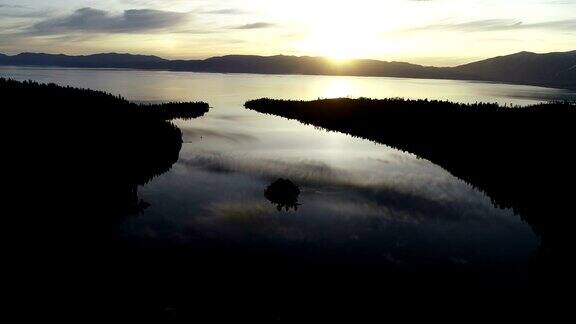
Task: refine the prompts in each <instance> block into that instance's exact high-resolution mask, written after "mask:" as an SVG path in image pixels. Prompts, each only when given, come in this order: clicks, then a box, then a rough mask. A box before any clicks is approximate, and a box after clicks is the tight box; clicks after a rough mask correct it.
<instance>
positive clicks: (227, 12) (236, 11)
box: [203, 8, 246, 15]
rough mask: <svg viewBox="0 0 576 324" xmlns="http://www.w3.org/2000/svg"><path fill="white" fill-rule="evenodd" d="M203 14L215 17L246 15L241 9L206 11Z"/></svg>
mask: <svg viewBox="0 0 576 324" xmlns="http://www.w3.org/2000/svg"><path fill="white" fill-rule="evenodd" d="M203 13H205V14H213V15H242V14H245V13H246V12H245V11H243V10H240V9H234V8H226V9H218V10H209V11H204V12H203Z"/></svg>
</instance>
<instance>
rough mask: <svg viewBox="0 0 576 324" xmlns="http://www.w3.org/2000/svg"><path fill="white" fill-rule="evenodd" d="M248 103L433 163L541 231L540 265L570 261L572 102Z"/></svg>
mask: <svg viewBox="0 0 576 324" xmlns="http://www.w3.org/2000/svg"><path fill="white" fill-rule="evenodd" d="M246 107H247V108H249V109H253V110H256V111H259V112H262V113H267V114H273V115H278V116H283V117H286V118H290V119H296V120H299V121H301V122H303V123H307V124H312V125H315V126H319V127H323V128H326V129H328V130H333V131H339V132H345V133H348V134H351V135H354V136H359V137H362V138H366V139H370V140H374V141H377V142H380V143H383V144H386V145H389V146H392V147H394V148H397V149H400V150H404V151H407V152H411V153H414V154H416V155H418V156H420V157H422V158H425V159H428V160H430V161H432V162H433V163H435V164H438V165H440V166H442V167H443V168H445V169H446V170H448V171H449V172H451V173H452V174H454V175H455V176H456V177H459V178H460V179H463V180H465V181H466V182H468V183H470V184H472V185H473V186H475V187H477V188H479V189H480V190H482V191H484V192H486V193H487V194H488V195H489V196H490V197H491V198H492V200H493V202H494V203H495V204H496V205H497V206H499V207H503V208H513V209H514V210H515V211H516V212H517V213H518V214H519V215H521V216H522V217H523V219H525V220H526V221H527V222H528V223H529V224H530V225H531V226H532V228H533V229H534V231H535V232H536V233H537V234H539V235H540V236H541V239H542V242H541V249H540V252H539V253H540V255H539V256H538V258H537V259H538V262H536V265H537V267H540V266H542V267H550V268H551V269H562V268H563V266H564V265H565V264H566V263H568V262H570V260H569V259H568V258H567V254H566V253H567V249H568V247H569V246H572V243H573V242H574V239H573V226H572V225H573V224H574V215H573V212H572V199H573V194H574V191H573V190H572V189H570V188H571V187H572V186H573V185H574V183H575V181H576V176H575V171H574V165H576V164H575V162H576V158H575V157H574V156H573V154H572V153H573V152H572V150H573V147H574V136H573V124H574V121H575V120H576V106H575V105H574V104H571V103H567V102H566V103H564V102H558V103H542V104H536V105H532V106H527V107H512V106H511V107H504V106H499V105H497V104H489V103H476V104H459V103H452V102H447V101H434V100H405V99H383V100H373V99H366V98H361V99H325V100H316V101H284V100H273V99H259V100H253V101H249V102H247V103H246Z"/></svg>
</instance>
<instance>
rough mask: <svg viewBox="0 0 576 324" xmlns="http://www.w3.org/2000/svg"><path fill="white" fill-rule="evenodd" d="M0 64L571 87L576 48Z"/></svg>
mask: <svg viewBox="0 0 576 324" xmlns="http://www.w3.org/2000/svg"><path fill="white" fill-rule="evenodd" d="M0 65H20V66H21V65H30V66H59V67H80V68H130V69H147V70H170V71H189V72H217V73H257V74H305V75H350V76H382V77H403V78H426V79H454V80H483V81H494V82H505V83H515V84H530V85H540V86H550V87H558V88H573V89H576V51H572V52H564V53H548V54H536V53H529V52H521V53H517V54H512V55H508V56H499V57H495V58H491V59H488V60H483V61H479V62H474V63H470V64H465V65H461V66H457V67H431V66H422V65H416V64H410V63H404V62H385V61H377V60H353V61H350V62H348V63H346V64H334V63H333V62H331V61H330V60H329V59H326V58H320V57H309V56H301V57H299V56H285V55H277V56H254V55H228V56H221V57H212V58H208V59H205V60H166V59H163V58H160V57H157V56H148V55H132V54H117V53H107V54H94V55H86V56H69V55H62V54H59V55H54V54H41V53H22V54H18V55H14V56H7V55H3V54H0Z"/></svg>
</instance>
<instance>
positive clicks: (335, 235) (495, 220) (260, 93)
mask: <svg viewBox="0 0 576 324" xmlns="http://www.w3.org/2000/svg"><path fill="white" fill-rule="evenodd" d="M0 76H2V77H9V78H14V79H17V80H27V79H32V80H36V81H40V82H54V83H57V84H60V85H71V86H75V87H83V88H91V89H97V90H104V91H107V92H111V93H113V94H118V95H122V96H124V97H125V98H127V99H129V100H132V101H138V102H163V101H197V100H202V101H206V102H208V103H210V105H211V107H212V109H211V111H210V112H209V113H208V114H207V115H205V116H204V117H201V118H198V119H193V120H187V121H184V120H178V121H175V123H176V124H177V125H178V126H179V127H180V129H181V130H182V132H183V137H184V146H183V148H182V150H181V152H180V158H179V160H178V162H177V163H176V164H174V165H173V167H172V169H171V170H170V171H169V172H167V173H165V174H163V175H161V176H158V177H156V178H155V179H154V180H152V181H151V182H150V183H148V184H147V185H145V186H142V187H141V188H139V196H140V198H141V199H143V200H144V201H146V202H147V203H149V204H150V206H149V207H148V208H147V209H145V210H144V211H143V212H142V214H141V215H138V216H135V217H130V218H128V219H126V220H125V221H124V222H123V223H122V224H121V225H120V227H119V229H118V235H119V237H121V238H122V239H123V240H127V241H131V242H143V243H142V244H155V242H162V243H166V242H169V243H170V244H175V245H183V246H187V245H194V244H198V242H199V241H201V242H217V243H218V244H220V243H222V244H232V245H234V246H242V247H246V249H253V250H259V249H262V248H263V247H265V249H266V250H267V251H272V252H273V254H276V255H293V254H297V255H299V254H302V255H304V254H308V253H311V254H312V255H315V256H318V255H319V256H334V255H336V256H337V257H338V258H340V259H347V258H350V259H355V258H358V257H360V256H361V257H362V258H363V259H367V260H376V261H377V262H378V263H384V264H386V265H388V266H389V267H391V268H395V269H400V270H409V271H422V270H429V269H434V268H439V269H444V268H455V269H462V270H467V269H473V270H478V269H480V270H486V271H496V272H506V273H512V274H513V275H515V276H516V275H518V274H523V273H525V272H527V271H528V270H529V268H530V262H531V260H532V258H533V257H534V255H535V254H536V252H537V250H538V246H539V238H538V237H537V236H536V235H535V234H534V233H533V231H532V230H531V228H530V226H529V225H528V224H526V223H525V222H523V221H522V219H521V218H520V217H519V216H518V215H515V214H514V213H513V212H512V211H511V210H507V209H500V208H496V207H495V206H494V205H493V203H492V201H491V199H490V197H487V196H486V195H485V194H484V193H482V192H479V191H478V190H476V189H475V188H473V187H472V186H470V185H468V184H466V183H464V182H462V181H461V180H459V179H456V178H455V177H453V176H452V175H450V174H449V173H448V172H447V171H445V170H443V169H442V168H440V167H438V166H436V165H434V164H433V163H431V162H429V161H426V160H423V159H420V158H418V157H417V156H415V155H412V154H409V153H406V152H401V151H398V150H395V149H392V148H389V147H387V146H384V145H380V144H376V143H373V142H370V141H367V140H363V139H358V138H354V137H351V136H348V135H345V134H340V133H336V132H327V131H324V130H322V129H318V128H315V127H313V126H306V125H303V124H300V123H298V122H296V121H290V120H287V119H283V118H279V117H273V116H268V115H263V114H259V113H256V112H254V111H250V110H247V109H245V108H243V104H244V103H245V102H246V101H247V100H250V99H257V98H262V97H269V98H282V99H303V100H306V99H316V98H332V97H361V96H363V97H371V98H384V97H405V98H429V99H445V100H451V101H458V102H477V101H485V102H498V103H501V104H513V105H526V104H530V103H536V102H541V101H547V100H564V99H570V100H574V99H576V93H574V92H570V91H566V90H558V89H547V88H540V87H530V86H519V85H502V84H493V83H486V82H471V81H450V80H417V79H394V78H365V77H332V76H277V75H248V74H230V75H226V74H207V73H181V72H159V71H158V72H157V71H133V70H91V69H63V68H23V67H18V68H16V67H0ZM79 109H81V107H79ZM386 123H387V121H382V127H386ZM407 131H414V130H407ZM280 178H284V179H289V180H291V181H292V182H293V183H295V184H296V185H297V186H298V187H299V188H300V190H301V193H300V195H299V197H298V204H297V205H296V206H292V208H284V207H285V206H279V205H278V204H277V203H273V202H271V201H269V200H268V199H267V197H266V196H265V194H264V192H265V190H266V189H267V188H268V186H270V185H271V184H272V183H274V182H275V181H276V180H277V179H280ZM294 207H296V208H294ZM139 244H140V243H139ZM294 251H299V252H296V253H295V252H294ZM300 251H306V252H300ZM371 262H372V261H371Z"/></svg>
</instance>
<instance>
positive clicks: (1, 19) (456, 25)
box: [0, 0, 576, 65]
mask: <svg viewBox="0 0 576 324" xmlns="http://www.w3.org/2000/svg"><path fill="white" fill-rule="evenodd" d="M574 49H576V0H548V1H544V0H480V1H471V0H354V1H349V0H346V1H339V0H287V1H284V0H98V1H95V0H50V1H45V0H42V1H35V0H0V52H1V53H5V54H16V53H20V52H27V51H28V52H48V53H66V54H89V53H97V52H122V53H138V54H153V55H159V56H162V57H165V58H206V57H210V56H217V55H226V54H256V55H276V54H286V55H312V56H328V57H333V58H335V59H348V58H372V59H380V60H387V61H408V62H412V63H419V64H426V65H456V64H460V63H465V62H469V61H473V60H477V59H482V58H487V57H491V56H497V55H504V54H511V53H514V52H519V51H534V52H551V51H568V50H574Z"/></svg>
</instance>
